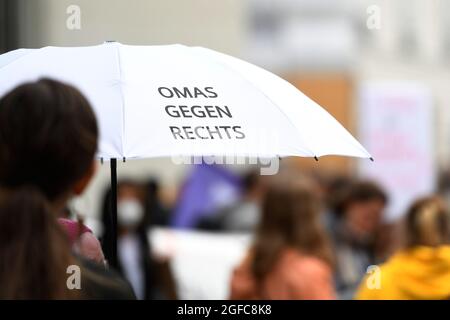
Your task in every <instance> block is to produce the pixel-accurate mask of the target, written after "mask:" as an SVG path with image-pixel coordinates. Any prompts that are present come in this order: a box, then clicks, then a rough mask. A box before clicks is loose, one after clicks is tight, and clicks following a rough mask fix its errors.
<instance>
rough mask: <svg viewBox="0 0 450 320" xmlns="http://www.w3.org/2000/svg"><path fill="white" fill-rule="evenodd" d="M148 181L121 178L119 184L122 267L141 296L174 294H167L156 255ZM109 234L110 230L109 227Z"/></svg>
mask: <svg viewBox="0 0 450 320" xmlns="http://www.w3.org/2000/svg"><path fill="white" fill-rule="evenodd" d="M147 196H148V194H147V193H146V190H145V185H142V184H139V183H137V182H133V181H130V180H128V181H125V180H124V181H120V182H119V184H118V186H117V223H118V241H117V255H118V263H119V266H118V269H119V272H120V273H121V274H122V275H123V276H124V277H125V278H126V279H127V280H128V281H129V283H130V284H131V286H132V287H133V289H134V291H135V293H136V296H137V298H138V299H140V300H144V299H146V300H149V299H163V298H171V297H170V296H168V295H166V294H165V293H166V292H165V291H164V289H163V288H162V287H163V284H165V283H162V281H165V280H166V279H161V278H162V277H159V275H160V273H161V272H160V271H161V270H160V268H159V266H160V265H159V264H158V262H157V261H155V260H154V259H153V256H152V252H151V246H150V241H149V238H148V235H147V232H148V226H149V225H150V224H151V218H152V212H150V211H146V208H145V204H146V203H147ZM110 197H111V191H110V190H108V191H107V193H106V195H105V197H104V202H103V203H104V204H103V223H104V224H105V225H106V221H107V219H108V216H109V214H110V211H109V209H110V206H109V204H110ZM105 231H106V232H105V234H104V236H105V238H108V237H109V236H110V235H109V234H108V230H107V229H105Z"/></svg>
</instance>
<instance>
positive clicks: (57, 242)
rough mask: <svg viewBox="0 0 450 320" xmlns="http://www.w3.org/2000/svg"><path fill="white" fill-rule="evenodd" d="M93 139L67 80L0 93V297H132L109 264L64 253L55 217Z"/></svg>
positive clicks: (89, 156) (85, 168)
mask: <svg viewBox="0 0 450 320" xmlns="http://www.w3.org/2000/svg"><path fill="white" fill-rule="evenodd" d="M97 143H98V127H97V120H96V118H95V115H94V112H93V110H92V108H91V106H90V104H89V103H88V101H87V100H86V99H85V98H84V97H83V95H82V94H81V93H80V92H79V91H78V90H77V89H75V88H74V87H72V86H70V85H66V84H63V83H61V82H58V81H54V80H50V79H42V80H39V81H37V82H32V83H25V84H23V85H21V86H19V87H17V88H15V89H14V90H12V91H11V92H9V93H7V94H6V95H5V96H3V97H2V98H1V100H0V188H1V190H2V192H3V195H4V196H3V197H0V230H1V241H0V245H1V248H0V283H1V286H0V297H1V298H6V299H12V298H23V299H64V298H71V297H75V296H76V297H80V298H134V294H133V292H132V291H131V290H130V288H129V286H128V285H127V284H126V283H125V282H124V281H122V280H121V279H120V278H118V277H117V275H116V274H114V273H113V272H112V271H108V270H106V269H105V268H104V267H102V268H101V269H97V267H94V268H92V267H91V263H89V262H87V263H86V262H85V261H84V259H83V258H80V257H77V256H75V255H71V247H70V244H69V239H68V236H67V234H64V233H63V227H62V226H61V225H58V223H57V218H58V217H60V216H61V215H62V214H63V212H64V210H65V208H66V203H67V201H68V200H69V199H70V198H71V197H72V196H75V195H79V194H81V193H82V192H83V191H84V189H85V188H86V186H87V185H88V183H89V181H90V180H91V178H92V176H93V175H94V173H95V169H96V164H95V162H94V157H95V153H96V151H97ZM75 223H76V222H75ZM71 265H77V266H79V267H80V268H81V289H80V290H79V292H78V293H74V292H72V291H71V290H69V289H68V287H67V286H66V280H65V279H67V277H68V274H67V273H66V270H67V268H68V267H69V266H71ZM99 270H100V271H99ZM18 279H24V280H23V281H22V280H20V281H19V280H18ZM64 287H65V288H64ZM37 288H38V289H37Z"/></svg>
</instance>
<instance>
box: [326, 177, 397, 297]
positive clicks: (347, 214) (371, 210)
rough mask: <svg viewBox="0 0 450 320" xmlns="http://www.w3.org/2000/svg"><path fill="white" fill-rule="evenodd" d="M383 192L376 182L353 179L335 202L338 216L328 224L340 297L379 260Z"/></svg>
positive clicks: (351, 289) (347, 294) (349, 295)
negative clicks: (354, 180)
mask: <svg viewBox="0 0 450 320" xmlns="http://www.w3.org/2000/svg"><path fill="white" fill-rule="evenodd" d="M387 201H388V199H387V195H386V194H385V192H384V191H383V190H382V189H381V188H380V187H379V186H378V185H376V184H374V183H372V182H368V181H357V182H353V183H352V184H351V185H350V186H349V187H348V188H347V190H346V191H345V192H344V193H343V195H342V197H341V201H340V202H339V203H336V206H335V208H334V210H335V211H334V214H337V215H338V218H337V219H336V220H335V222H334V224H333V225H332V226H331V230H330V233H331V234H332V237H333V239H332V240H333V246H334V248H333V249H334V252H335V256H336V274H335V282H336V290H337V292H338V296H339V298H340V299H351V298H352V297H353V295H354V293H355V290H356V289H357V287H358V284H359V283H360V281H361V278H362V277H363V276H364V274H365V273H366V271H367V267H368V266H370V265H373V264H376V263H377V262H379V261H378V260H379V254H378V252H377V236H378V235H379V233H378V232H379V230H380V227H381V225H382V217H383V211H384V208H385V206H386V204H387Z"/></svg>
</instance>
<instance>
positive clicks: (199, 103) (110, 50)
mask: <svg viewBox="0 0 450 320" xmlns="http://www.w3.org/2000/svg"><path fill="white" fill-rule="evenodd" d="M42 77H48V78H53V79H56V80H60V81H63V82H66V83H69V84H72V85H74V86H75V87H77V88H78V89H79V90H80V91H81V92H82V93H83V94H84V95H85V96H86V97H87V98H88V100H89V101H90V102H91V104H92V106H93V108H94V111H95V113H96V115H97V119H98V122H99V127H100V141H99V150H98V154H97V155H98V157H99V158H102V159H111V162H110V163H111V190H112V193H111V195H112V196H111V216H110V221H109V223H108V226H107V228H108V230H110V231H111V236H110V237H111V238H110V239H109V238H108V239H105V246H104V250H105V253H106V256H107V258H108V260H109V261H110V263H111V264H112V265H113V266H117V233H116V232H117V172H116V170H117V158H119V159H122V158H147V157H162V156H213V155H223V156H249V157H276V156H278V157H282V156H307V157H320V156H323V155H344V156H355V157H363V158H370V155H369V153H368V152H367V151H366V150H365V149H364V148H363V147H362V146H361V145H360V144H359V142H358V141H356V139H355V138H353V137H352V135H351V134H350V133H349V132H348V131H347V130H346V129H344V127H342V126H341V125H340V124H339V123H338V122H337V121H336V120H335V119H334V118H333V117H332V116H331V115H330V114H328V113H327V112H326V111H325V110H324V109H322V108H321V107H320V106H319V105H318V104H317V103H315V102H314V101H312V100H311V99H309V98H308V97H307V96H305V95H304V94H303V93H302V92H300V91H299V90H298V89H296V88H295V87H294V86H292V85H291V84H289V83H288V82H286V81H284V80H283V79H281V78H279V77H277V76H275V75H274V74H272V73H270V72H268V71H265V70H263V69H261V68H258V67H256V66H254V65H252V64H249V63H247V62H244V61H242V60H239V59H236V58H233V57H231V56H228V55H225V54H221V53H218V52H215V51H213V50H209V49H205V48H200V47H186V46H183V45H168V46H129V45H122V44H120V43H116V42H108V43H104V44H102V45H98V46H91V47H73V48H58V47H45V48H42V49H19V50H15V51H11V52H9V53H6V54H3V55H0V96H2V95H3V94H5V93H6V92H7V91H9V90H11V89H13V88H14V87H16V86H17V85H19V84H21V83H24V82H28V81H34V80H37V79H38V78H42Z"/></svg>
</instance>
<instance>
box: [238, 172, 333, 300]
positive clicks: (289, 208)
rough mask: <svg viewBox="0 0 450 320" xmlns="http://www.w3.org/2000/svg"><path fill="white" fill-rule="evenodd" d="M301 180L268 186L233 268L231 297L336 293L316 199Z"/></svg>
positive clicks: (312, 296)
mask: <svg viewBox="0 0 450 320" xmlns="http://www.w3.org/2000/svg"><path fill="white" fill-rule="evenodd" d="M299 181H301V180H298V179H297V180H296V181H294V180H292V178H290V179H289V178H285V179H281V180H279V181H276V182H274V183H273V184H271V185H270V186H269V187H268V190H267V193H266V195H265V198H264V200H263V206H262V216H261V221H260V222H259V225H258V227H257V229H256V235H255V240H254V243H253V245H252V247H251V249H250V250H249V252H248V254H247V256H246V257H245V259H244V260H243V261H242V263H241V264H240V265H239V266H238V267H237V268H236V269H235V271H234V273H233V277H232V280H231V299H333V298H335V293H334V287H333V278H332V265H333V262H332V260H333V259H332V254H331V249H330V246H329V244H328V239H327V236H326V234H325V230H324V228H323V227H322V224H321V220H320V210H321V208H320V204H319V201H318V199H317V197H316V195H315V194H314V193H313V192H312V191H311V189H310V188H309V187H308V186H306V185H305V183H304V182H299Z"/></svg>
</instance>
